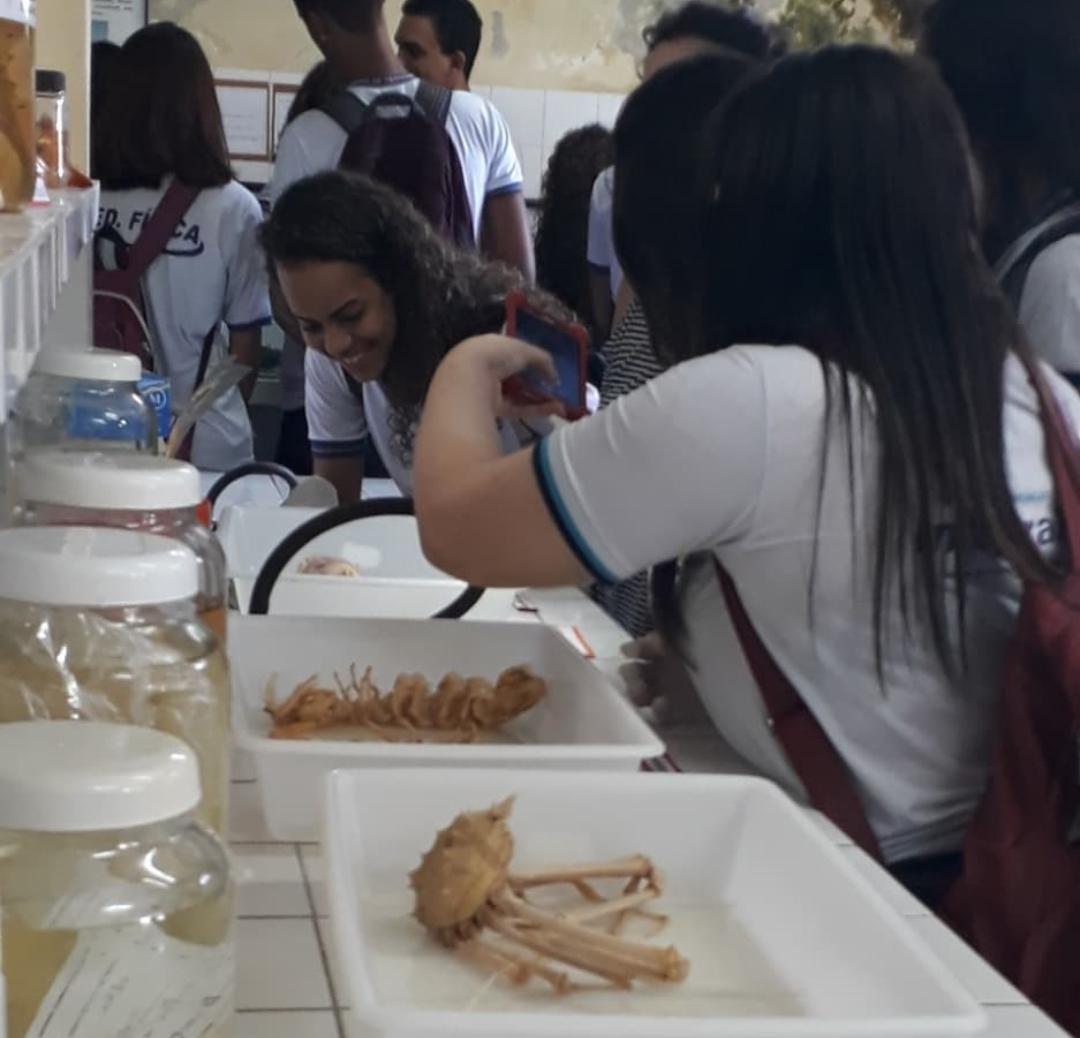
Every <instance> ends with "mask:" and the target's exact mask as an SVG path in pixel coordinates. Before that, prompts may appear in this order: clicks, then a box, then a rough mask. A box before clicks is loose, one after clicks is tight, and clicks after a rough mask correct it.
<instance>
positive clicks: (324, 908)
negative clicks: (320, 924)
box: [300, 846, 330, 916]
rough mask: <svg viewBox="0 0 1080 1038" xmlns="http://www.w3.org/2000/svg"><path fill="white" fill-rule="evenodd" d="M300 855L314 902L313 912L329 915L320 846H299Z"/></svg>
mask: <svg viewBox="0 0 1080 1038" xmlns="http://www.w3.org/2000/svg"><path fill="white" fill-rule="evenodd" d="M300 855H301V857H302V858H303V859H304V873H305V874H306V875H307V881H308V883H310V884H311V899H312V901H314V902H315V912H316V914H317V915H320V916H325V915H329V914H330V903H329V901H328V900H327V896H326V884H325V878H324V875H325V874H324V871H323V857H322V848H321V847H315V846H308V847H301V848H300Z"/></svg>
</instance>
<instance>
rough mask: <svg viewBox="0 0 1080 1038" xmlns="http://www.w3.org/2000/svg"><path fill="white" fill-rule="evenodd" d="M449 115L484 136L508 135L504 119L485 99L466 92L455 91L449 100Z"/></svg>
mask: <svg viewBox="0 0 1080 1038" xmlns="http://www.w3.org/2000/svg"><path fill="white" fill-rule="evenodd" d="M450 113H451V115H452V116H453V117H454V118H455V119H457V120H458V121H459V122H460V123H462V124H463V125H467V126H473V127H475V128H476V129H477V130H478V131H480V132H482V133H484V134H485V135H490V134H491V133H494V132H497V131H506V132H507V133H509V129H508V127H507V123H506V119H504V118H503V114H502V112H500V111H499V110H498V108H496V107H495V106H494V105H493V104H492V103H491V102H490V101H489V100H487V98H484V97H481V96H480V95H479V94H474V93H472V92H470V91H468V90H455V91H454V92H453V95H452V96H451V98H450Z"/></svg>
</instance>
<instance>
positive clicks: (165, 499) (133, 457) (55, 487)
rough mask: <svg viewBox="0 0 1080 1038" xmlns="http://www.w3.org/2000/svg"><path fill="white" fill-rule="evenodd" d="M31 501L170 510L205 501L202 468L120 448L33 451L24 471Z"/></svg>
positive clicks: (23, 487) (23, 488)
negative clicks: (116, 449)
mask: <svg viewBox="0 0 1080 1038" xmlns="http://www.w3.org/2000/svg"><path fill="white" fill-rule="evenodd" d="M19 493H20V494H21V495H22V497H23V498H24V499H25V500H26V501H36V502H39V503H41V504H50V505H67V506H69V507H71V508H97V509H101V510H117V509H129V508H132V509H140V510H145V511H169V510H170V509H173V508H194V507H196V506H197V505H198V504H200V503H201V501H202V488H201V486H200V484H199V472H198V469H196V468H193V467H192V466H191V465H186V464H184V462H182V461H173V460H171V459H169V458H155V457H154V456H153V455H150V454H134V453H127V452H120V451H110V452H105V453H99V452H97V451H61V450H42V451H33V452H31V453H30V454H28V455H27V456H26V460H25V461H24V462H23V464H22V467H21V468H20V469H19Z"/></svg>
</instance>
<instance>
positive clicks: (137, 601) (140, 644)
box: [0, 526, 230, 835]
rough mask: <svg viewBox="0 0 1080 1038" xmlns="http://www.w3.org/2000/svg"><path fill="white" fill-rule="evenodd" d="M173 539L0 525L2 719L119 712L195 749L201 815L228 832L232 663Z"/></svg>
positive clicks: (188, 558)
mask: <svg viewBox="0 0 1080 1038" xmlns="http://www.w3.org/2000/svg"><path fill="white" fill-rule="evenodd" d="M198 590H199V575H198V564H197V563H196V561H195V556H194V555H193V554H192V552H191V549H190V548H187V547H185V546H184V545H182V544H180V543H179V542H177V541H174V540H167V539H166V538H164V537H158V536H155V535H152V534H144V533H134V532H132V531H129V530H112V529H104V528H101V527H95V528H88V527H81V526H67V527H52V526H41V527H34V528H29V527H24V528H21V529H13V530H0V724H4V723H9V722H12V721H25V720H34V719H41V720H80V721H110V722H114V723H119V724H135V725H141V726H143V727H146V728H156V729H158V730H159V731H163V732H167V733H168V734H170V735H175V736H177V737H178V738H180V739H182V740H183V741H184V742H186V743H187V744H188V745H189V746H190V747H192V749H193V750H194V751H195V755H196V757H197V758H198V761H199V768H200V775H201V779H202V790H203V801H202V803H201V804H200V806H199V810H198V812H197V817H198V818H199V819H200V821H202V822H204V823H205V824H206V825H208V826H209V827H210V828H211V829H212V830H213V831H214V832H215V833H218V834H220V835H224V834H225V833H227V831H228V830H227V804H228V791H229V785H228V783H229V720H230V707H229V701H230V686H229V670H228V663H227V662H226V659H225V655H224V653H223V652H222V650H221V645H220V642H219V641H218V639H217V638H216V637H214V635H213V633H212V632H211V631H210V630H209V629H208V628H207V627H206V626H205V625H203V624H201V623H200V622H199V620H198V617H197V615H196V612H195V598H196V595H197V594H198Z"/></svg>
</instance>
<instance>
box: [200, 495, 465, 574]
mask: <svg viewBox="0 0 1080 1038" xmlns="http://www.w3.org/2000/svg"><path fill="white" fill-rule="evenodd" d="M322 514H323V513H322V509H318V508H225V509H223V510H222V513H221V518H220V519H219V521H218V538H219V540H220V541H221V545H222V547H223V548H224V549H225V559H226V564H227V570H228V575H229V576H230V577H241V578H243V577H247V578H251V579H254V578H255V577H257V576H258V575H259V571H260V570H261V569H262V568H263V564H264V563H265V562H266V560H267V559H268V558H269V557H270V554H271V552H273V550H274V549H275V548H276V547H277V546H278V545H279V544H280V543H281V542H282V541H283V540H284V539H285V538H286V537H287V536H288V535H289V534H290V533H292V532H293V530H295V529H297V528H298V527H300V526H302V525H303V524H304V523H306V522H307V521H308V520H309V519H314V518H315V517H316V516H318V515H322ZM312 555H330V556H334V557H336V558H343V559H347V560H348V561H349V562H352V563H354V564H355V565H356V566H357V567H358V568H359V569H360V571H361V573H362V574H363V575H364V576H366V577H372V578H375V579H389V580H419V581H438V582H442V583H446V584H449V585H453V586H457V587H461V586H462V585H461V583H460V582H459V581H456V580H454V578H453V577H450V576H448V575H447V574H445V573H443V572H442V570H439V569H436V568H435V567H434V566H432V565H431V563H429V562H428V561H427V560H426V559H425V558H424V554H423V552H422V551H421V549H420V534H419V531H418V529H417V525H416V520H415V519H413V518H412V517H411V516H379V517H377V518H374V519H363V520H358V521H356V522H353V523H349V524H348V525H346V526H339V527H338V528H337V529H334V530H330V531H328V532H327V533H324V534H323V535H322V536H321V537H317V538H316V539H315V540H313V541H312V542H311V543H310V544H309V545H307V547H305V548H304V549H303V550H302V551H301V553H300V556H299V558H297V559H295V560H294V561H293V562H292V564H291V565H290V566H289V567H288V568H287V569H286V570H285V571H284V573H283V574H282V577H287V578H291V577H293V576H295V575H297V574H296V571H297V570H298V569H299V567H300V564H301V562H303V560H304V559H305V558H307V557H308V556H312ZM305 579H309V580H316V581H320V582H322V583H325V582H326V581H327V580H328V579H336V580H337V582H338V583H342V582H343V581H345V580H347V579H348V578H343V577H339V578H318V577H311V578H305Z"/></svg>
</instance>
